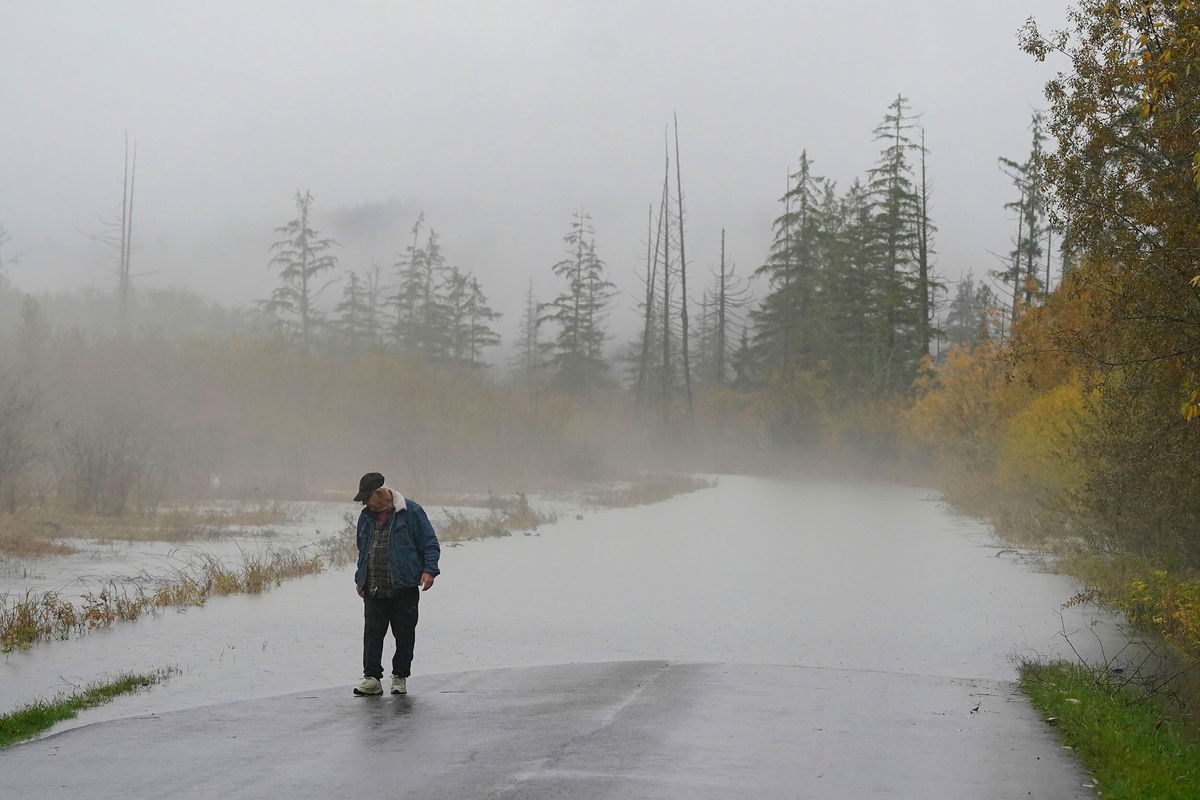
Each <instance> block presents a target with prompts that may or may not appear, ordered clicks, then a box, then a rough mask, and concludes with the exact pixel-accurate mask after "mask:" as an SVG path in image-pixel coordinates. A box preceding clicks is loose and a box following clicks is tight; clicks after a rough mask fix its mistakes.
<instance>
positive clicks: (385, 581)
mask: <svg viewBox="0 0 1200 800" xmlns="http://www.w3.org/2000/svg"><path fill="white" fill-rule="evenodd" d="M383 484H384V479H383V476H382V475H380V474H379V473H378V472H368V473H367V474H366V475H363V476H362V479H361V480H360V481H359V482H358V494H357V495H355V496H354V500H355V501H356V502H359V503H362V504H363V505H364V506H365V508H363V510H362V514H360V515H359V517H358V569H357V570H356V571H355V573H354V583H355V585H356V586H357V588H358V596H359V597H361V598H362V599H363V619H364V624H363V682H362V683H360V684H359V685H358V686H355V687H354V693H355V694H357V695H376V694H383V684H382V683H381V681H382V680H383V642H384V639H385V638H386V637H387V631H388V626H389V625H390V626H391V628H392V635H393V636H395V637H396V655H395V656H394V657H393V658H392V687H391V688H392V694H407V693H408V686H407V682H408V676H409V674H410V671H411V669H412V659H413V643H414V641H415V638H416V631H417V601H418V599H419V598H420V592H423V591H428V590H429V589H430V587H432V586H433V581H434V578H435V577H436V576H437V575H438V574H439V570H438V556H439V555H440V554H441V546H440V545H439V544H438V540H437V535H436V534H435V533H434V531H433V526H432V525H430V524H429V517H428V516H426V515H425V509H423V508H421V507H420V506H419V505H417V504H416V503H414V502H413V501H412V500H406V499H404V497H402V496H401V495H400V493H399V492H397V491H394V490H392V489H389V488H387V487H386V486H384V485H383ZM418 587H419V588H418Z"/></svg>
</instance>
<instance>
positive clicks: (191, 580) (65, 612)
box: [0, 537, 344, 653]
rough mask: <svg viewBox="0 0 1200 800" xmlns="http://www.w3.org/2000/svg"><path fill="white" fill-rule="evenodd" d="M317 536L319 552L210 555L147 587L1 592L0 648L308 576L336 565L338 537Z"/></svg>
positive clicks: (202, 555)
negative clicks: (74, 596)
mask: <svg viewBox="0 0 1200 800" xmlns="http://www.w3.org/2000/svg"><path fill="white" fill-rule="evenodd" d="M333 538H334V537H330V538H329V539H325V540H322V545H321V547H322V552H321V553H319V554H317V555H307V554H304V553H302V552H300V551H298V550H291V549H284V550H271V551H268V552H266V553H257V554H252V553H248V552H243V553H242V563H241V564H240V565H236V566H229V565H227V564H225V563H224V562H222V561H221V560H220V559H217V558H215V557H213V556H211V555H209V554H205V553H200V554H197V555H196V556H195V557H194V558H193V559H192V560H191V561H190V562H189V563H187V564H185V565H184V566H182V567H179V568H177V569H175V570H174V571H173V572H172V573H171V575H170V576H169V577H167V578H166V579H163V580H160V581H157V582H156V585H154V586H152V587H151V588H146V587H145V586H143V585H141V584H118V583H117V582H115V581H109V582H108V583H107V584H105V585H104V586H103V587H101V588H100V590H99V591H91V590H89V591H87V592H84V593H83V595H82V596H81V597H80V598H79V599H78V600H71V599H67V598H63V597H62V596H60V595H59V594H58V593H57V592H41V593H35V592H27V593H26V594H25V595H24V596H21V597H12V596H10V595H8V594H0V652H6V653H7V652H11V651H13V650H15V649H25V648H28V647H30V646H31V645H34V644H36V643H38V642H40V641H43V640H46V639H69V638H70V637H71V636H74V635H77V634H80V633H85V632H87V631H90V630H94V629H96V628H106V627H108V626H110V625H112V624H113V623H115V622H118V621H122V622H128V621H131V620H135V619H137V618H138V617H140V616H142V615H144V614H151V613H154V612H157V611H159V610H161V609H163V608H167V607H172V606H200V605H203V604H204V603H205V601H206V600H208V598H209V597H212V596H214V595H227V594H259V593H261V592H264V591H267V590H268V589H270V588H272V587H274V586H278V585H279V584H280V583H282V582H283V581H284V580H286V579H288V578H295V577H300V576H302V575H312V574H314V573H317V572H320V571H321V570H322V569H324V567H325V566H326V565H327V564H329V563H341V562H339V561H338V559H340V558H342V553H343V552H344V548H343V545H342V543H341V541H340V540H337V541H332V539H333Z"/></svg>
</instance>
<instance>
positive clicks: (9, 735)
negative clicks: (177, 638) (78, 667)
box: [0, 667, 179, 747]
mask: <svg viewBox="0 0 1200 800" xmlns="http://www.w3.org/2000/svg"><path fill="white" fill-rule="evenodd" d="M178 672H179V670H178V669H175V668H173V667H164V668H161V669H157V670H155V671H153V672H148V673H122V674H120V675H117V676H115V677H113V678H111V679H108V680H102V681H97V682H95V683H90V684H88V685H87V686H85V687H83V688H81V689H80V690H78V691H76V692H72V693H71V694H68V695H62V694H60V695H57V696H55V697H54V698H52V699H50V700H37V701H34V702H32V703H28V704H26V705H23V706H20V707H19V708H17V709H15V710H13V711H11V712H9V713H7V714H4V715H3V716H0V747H8V746H10V745H13V744H16V743H17V742H22V741H25V740H26V739H32V738H33V737H35V736H37V735H38V734H40V733H42V732H44V731H47V730H49V729H50V728H51V727H53V726H54V725H55V723H58V722H62V721H63V720H68V719H73V718H74V717H76V716H77V715H78V714H79V712H80V711H84V710H86V709H89V708H95V707H96V706H102V705H104V704H105V703H108V702H110V701H112V700H113V698H115V697H118V696H120V695H123V694H129V693H131V692H136V691H138V690H139V689H142V688H144V687H147V686H150V685H152V684H155V683H161V682H162V681H165V680H166V679H167V678H169V677H170V676H171V675H173V674H176V673H178Z"/></svg>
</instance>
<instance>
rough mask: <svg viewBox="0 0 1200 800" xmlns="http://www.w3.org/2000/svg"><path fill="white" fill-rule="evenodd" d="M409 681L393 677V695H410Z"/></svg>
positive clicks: (397, 676) (396, 676)
mask: <svg viewBox="0 0 1200 800" xmlns="http://www.w3.org/2000/svg"><path fill="white" fill-rule="evenodd" d="M407 683H408V679H407V678H401V677H400V676H399V675H393V676H392V694H408V686H407Z"/></svg>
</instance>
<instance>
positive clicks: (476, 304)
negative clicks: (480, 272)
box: [443, 267, 500, 372]
mask: <svg viewBox="0 0 1200 800" xmlns="http://www.w3.org/2000/svg"><path fill="white" fill-rule="evenodd" d="M443 306H444V308H445V322H446V326H447V337H446V338H447V340H448V352H447V355H448V357H449V361H450V363H451V364H452V365H454V366H455V367H458V368H459V369H463V370H466V371H468V372H474V371H477V370H480V369H482V368H484V367H486V366H487V365H486V364H485V363H484V362H483V351H484V349H485V348H488V347H494V346H495V345H497V344H499V343H500V337H499V335H497V334H496V332H495V331H494V330H492V328H491V325H490V323H492V322H494V321H495V320H497V319H499V318H500V314H499V313H497V312H495V311H493V310H492V309H491V307H489V306H488V304H487V298H486V297H484V295H483V290H482V289H481V288H480V287H479V281H478V280H476V279H475V277H474V276H472V275H471V274H470V273H468V272H463V271H462V270H460V269H458V268H457V267H453V268H451V270H450V272H449V278H448V280H447V285H446V298H445V301H444V303H443Z"/></svg>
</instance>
